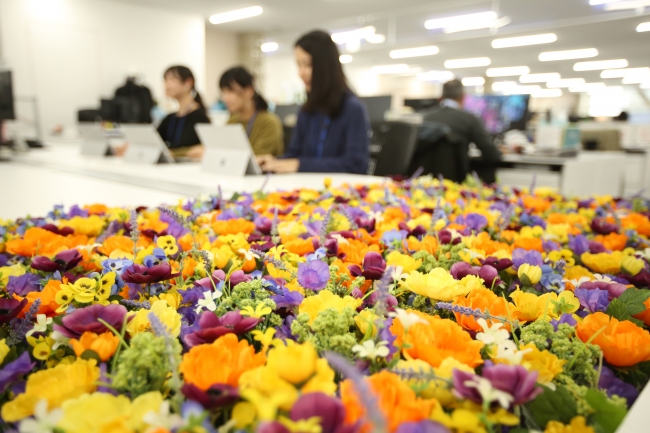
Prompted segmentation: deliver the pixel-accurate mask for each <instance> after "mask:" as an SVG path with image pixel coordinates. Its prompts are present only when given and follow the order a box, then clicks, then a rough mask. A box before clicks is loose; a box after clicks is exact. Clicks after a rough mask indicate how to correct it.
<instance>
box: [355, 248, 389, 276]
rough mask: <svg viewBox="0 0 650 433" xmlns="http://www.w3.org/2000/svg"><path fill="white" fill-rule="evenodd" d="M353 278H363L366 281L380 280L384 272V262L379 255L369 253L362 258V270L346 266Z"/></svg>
mask: <svg viewBox="0 0 650 433" xmlns="http://www.w3.org/2000/svg"><path fill="white" fill-rule="evenodd" d="M348 268H349V269H350V273H351V274H352V275H354V276H355V277H360V276H363V277H365V278H366V279H368V280H380V279H381V277H382V276H383V275H384V271H385V270H386V261H385V260H384V258H383V257H382V256H381V254H379V253H377V252H374V251H369V252H367V253H366V255H365V256H364V258H363V270H361V268H360V267H359V266H358V265H352V266H348Z"/></svg>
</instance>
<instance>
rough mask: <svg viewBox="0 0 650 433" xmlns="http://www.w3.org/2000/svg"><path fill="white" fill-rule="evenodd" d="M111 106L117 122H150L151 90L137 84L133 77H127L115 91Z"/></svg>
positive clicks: (152, 104)
mask: <svg viewBox="0 0 650 433" xmlns="http://www.w3.org/2000/svg"><path fill="white" fill-rule="evenodd" d="M111 106H112V107H113V109H114V110H116V113H114V115H115V118H114V119H106V120H115V121H117V122H119V123H151V109H152V108H153V106H154V101H153V98H152V97H151V91H150V90H149V88H148V87H146V86H143V85H141V84H138V83H137V82H136V78H135V77H128V78H127V79H126V83H125V84H124V85H123V86H122V87H119V88H118V89H117V90H116V91H115V99H114V100H113V101H112V104H111Z"/></svg>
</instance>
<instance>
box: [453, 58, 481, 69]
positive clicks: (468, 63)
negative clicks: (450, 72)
mask: <svg viewBox="0 0 650 433" xmlns="http://www.w3.org/2000/svg"><path fill="white" fill-rule="evenodd" d="M490 63H492V62H491V61H490V59H489V58H488V57H474V58H472V59H453V60H447V61H445V68H447V69H457V68H475V67H478V66H487V65H489V64H490Z"/></svg>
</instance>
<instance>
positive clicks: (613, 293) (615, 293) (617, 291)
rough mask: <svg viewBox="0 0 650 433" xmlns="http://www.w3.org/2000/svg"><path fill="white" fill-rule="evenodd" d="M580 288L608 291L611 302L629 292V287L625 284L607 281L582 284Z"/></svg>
mask: <svg viewBox="0 0 650 433" xmlns="http://www.w3.org/2000/svg"><path fill="white" fill-rule="evenodd" d="M578 288H579V289H587V290H595V289H600V290H606V291H607V299H609V300H610V301H611V300H612V299H614V298H618V297H619V296H621V294H622V293H623V292H624V291H626V290H627V287H626V286H625V285H624V284H621V283H608V282H606V281H585V282H584V283H582V284H580V286H579V287H578Z"/></svg>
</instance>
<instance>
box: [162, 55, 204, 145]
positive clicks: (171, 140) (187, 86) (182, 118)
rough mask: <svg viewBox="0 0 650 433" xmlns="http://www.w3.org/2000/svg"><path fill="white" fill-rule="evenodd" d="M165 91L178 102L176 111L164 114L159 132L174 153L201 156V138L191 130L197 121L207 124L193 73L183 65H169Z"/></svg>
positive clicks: (165, 76) (166, 73)
mask: <svg viewBox="0 0 650 433" xmlns="http://www.w3.org/2000/svg"><path fill="white" fill-rule="evenodd" d="M163 77H164V78H165V93H166V94H167V96H169V97H171V98H174V99H176V100H177V101H178V111H177V112H176V113H172V114H170V115H168V116H167V117H165V118H164V119H163V121H162V122H160V125H158V133H159V134H160V136H161V137H162V139H163V140H164V141H165V143H166V144H167V147H169V149H170V151H171V152H172V155H174V156H187V157H190V158H200V157H201V156H203V146H202V145H201V140H199V136H198V135H197V134H196V131H195V130H194V125H196V124H197V123H210V118H209V117H208V115H207V114H206V111H205V106H203V100H202V99H201V95H199V93H198V92H197V91H196V87H195V80H194V74H192V71H190V69H189V68H187V67H185V66H172V67H170V68H168V69H167V70H166V71H165V74H164V75H163Z"/></svg>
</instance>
